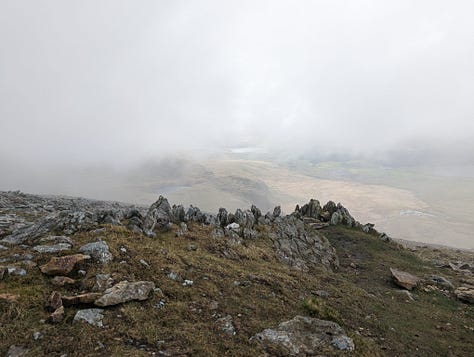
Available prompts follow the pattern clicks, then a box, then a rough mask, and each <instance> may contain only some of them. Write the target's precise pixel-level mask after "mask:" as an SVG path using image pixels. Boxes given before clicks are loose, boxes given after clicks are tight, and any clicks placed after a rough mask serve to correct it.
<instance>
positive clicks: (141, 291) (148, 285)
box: [95, 281, 155, 306]
mask: <svg viewBox="0 0 474 357" xmlns="http://www.w3.org/2000/svg"><path fill="white" fill-rule="evenodd" d="M154 288H155V284H154V283H153V282H151V281H137V282H134V283H130V282H128V281H121V282H120V283H118V284H116V285H114V286H112V287H111V288H109V289H107V290H105V292H104V294H103V295H102V297H100V298H99V299H97V300H96V301H95V304H96V305H97V306H111V305H117V304H121V303H124V302H127V301H132V300H139V301H141V300H146V299H148V295H149V294H150V291H151V290H153V289H154Z"/></svg>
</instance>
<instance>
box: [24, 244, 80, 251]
mask: <svg viewBox="0 0 474 357" xmlns="http://www.w3.org/2000/svg"><path fill="white" fill-rule="evenodd" d="M71 247H72V246H71V245H70V244H69V243H58V244H53V245H37V246H34V247H33V250H34V251H35V252H38V253H58V252H61V251H63V250H69V249H71Z"/></svg>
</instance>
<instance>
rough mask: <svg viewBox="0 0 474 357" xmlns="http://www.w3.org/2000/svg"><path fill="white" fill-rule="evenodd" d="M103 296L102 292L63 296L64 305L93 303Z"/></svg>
mask: <svg viewBox="0 0 474 357" xmlns="http://www.w3.org/2000/svg"><path fill="white" fill-rule="evenodd" d="M101 296H102V294H101V293H84V294H79V295H75V296H63V297H62V303H63V304H64V306H71V305H79V304H93V303H94V301H96V300H97V299H98V298H100V297H101Z"/></svg>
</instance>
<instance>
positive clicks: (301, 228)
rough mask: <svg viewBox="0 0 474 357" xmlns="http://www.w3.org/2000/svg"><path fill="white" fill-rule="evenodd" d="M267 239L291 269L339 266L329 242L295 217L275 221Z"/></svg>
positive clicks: (333, 267)
mask: <svg viewBox="0 0 474 357" xmlns="http://www.w3.org/2000/svg"><path fill="white" fill-rule="evenodd" d="M269 237H270V239H271V240H272V242H273V246H274V248H275V250H276V252H277V254H278V256H279V257H280V259H281V260H282V261H284V262H285V263H287V264H288V265H290V266H292V267H295V268H297V269H301V270H308V269H309V268H310V267H311V266H315V265H317V266H319V265H323V266H325V267H326V268H328V269H337V268H338V266H339V260H338V258H337V255H336V250H335V249H334V247H333V246H332V245H331V244H330V243H329V241H328V240H327V239H326V238H325V237H324V236H323V235H321V234H319V233H318V232H317V231H316V230H314V229H312V228H310V227H309V226H306V225H305V224H304V222H303V221H302V220H300V219H298V218H297V217H296V216H286V217H283V218H281V220H279V221H278V222H277V221H275V223H274V225H273V226H272V229H271V231H270V233H269Z"/></svg>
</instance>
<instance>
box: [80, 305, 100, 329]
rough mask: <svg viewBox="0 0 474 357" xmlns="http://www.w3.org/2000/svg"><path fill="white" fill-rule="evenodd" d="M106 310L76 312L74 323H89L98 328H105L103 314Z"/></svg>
mask: <svg viewBox="0 0 474 357" xmlns="http://www.w3.org/2000/svg"><path fill="white" fill-rule="evenodd" d="M103 312H104V310H102V309H84V310H79V311H78V312H76V315H75V316H74V320H73V322H74V323H77V322H87V323H88V324H90V325H93V326H97V327H103V326H104V324H103V322H102V320H103V318H104V315H102V313H103Z"/></svg>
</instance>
